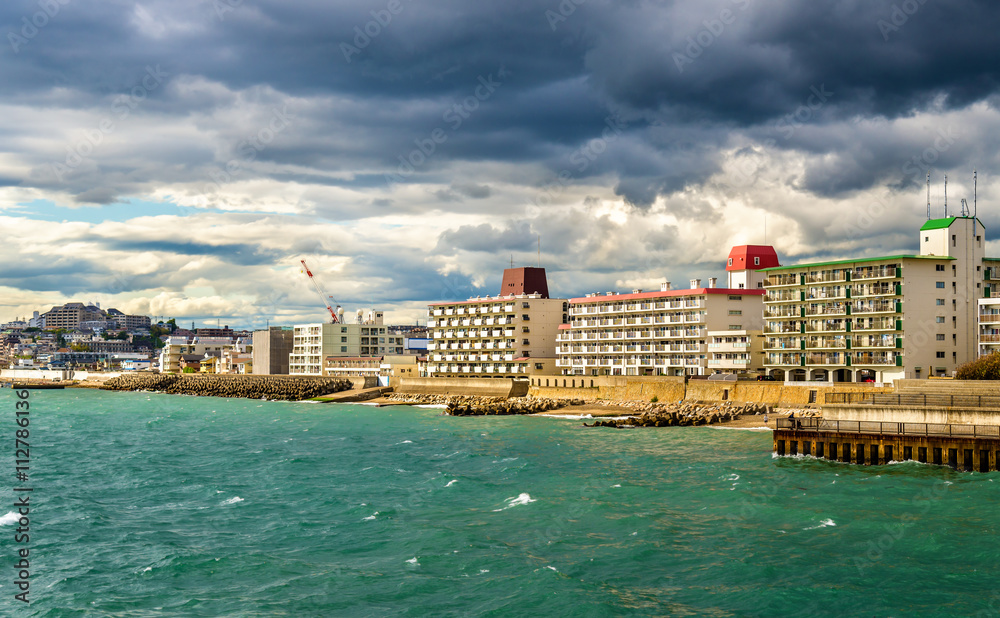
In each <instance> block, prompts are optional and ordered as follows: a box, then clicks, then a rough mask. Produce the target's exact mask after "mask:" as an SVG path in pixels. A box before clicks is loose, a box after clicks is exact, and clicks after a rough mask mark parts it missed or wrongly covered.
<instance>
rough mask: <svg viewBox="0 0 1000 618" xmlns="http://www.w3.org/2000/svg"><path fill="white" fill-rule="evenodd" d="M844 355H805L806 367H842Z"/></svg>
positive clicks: (845, 356) (845, 357)
mask: <svg viewBox="0 0 1000 618" xmlns="http://www.w3.org/2000/svg"><path fill="white" fill-rule="evenodd" d="M846 359H847V355H846V354H839V353H835V354H815V353H813V354H806V365H844V364H846V362H847V360H846Z"/></svg>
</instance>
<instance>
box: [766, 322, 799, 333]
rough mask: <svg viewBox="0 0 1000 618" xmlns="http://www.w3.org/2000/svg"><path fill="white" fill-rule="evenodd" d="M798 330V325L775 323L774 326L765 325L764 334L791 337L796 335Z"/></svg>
mask: <svg viewBox="0 0 1000 618" xmlns="http://www.w3.org/2000/svg"><path fill="white" fill-rule="evenodd" d="M799 330H800V329H799V325H798V324H783V323H781V322H777V323H774V324H767V325H765V326H764V332H765V333H767V334H769V335H775V334H788V335H791V334H796V333H798V332H799Z"/></svg>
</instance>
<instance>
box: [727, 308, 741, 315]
mask: <svg viewBox="0 0 1000 618" xmlns="http://www.w3.org/2000/svg"><path fill="white" fill-rule="evenodd" d="M729 315H743V311H742V310H740V309H730V310H729Z"/></svg>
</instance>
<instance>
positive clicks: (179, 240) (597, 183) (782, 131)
mask: <svg viewBox="0 0 1000 618" xmlns="http://www.w3.org/2000/svg"><path fill="white" fill-rule="evenodd" d="M0 25H2V28H0V32H2V33H4V34H5V35H6V36H5V41H0V76H2V78H3V84H4V87H3V88H2V89H0V136H2V139H0V230H2V231H3V232H4V234H3V237H4V239H5V242H4V243H2V244H0V322H4V321H7V320H11V319H14V318H17V317H21V316H25V315H28V316H30V315H31V312H32V311H42V312H44V311H46V310H48V309H49V308H51V307H52V306H54V305H57V304H62V303H64V302H68V301H83V302H86V301H94V302H100V303H101V306H102V307H117V308H119V309H121V310H123V311H125V312H126V313H138V314H146V315H150V316H153V317H154V318H167V317H173V318H176V319H177V320H178V323H180V324H183V325H188V324H187V323H189V322H194V323H195V324H196V325H197V326H201V325H214V324H217V323H221V324H228V325H231V326H233V327H242V328H261V327H263V326H265V325H266V324H270V325H277V324H283V325H291V324H296V323H303V322H315V321H320V320H322V319H324V314H325V309H324V307H323V302H322V299H321V298H320V295H319V294H317V292H316V291H315V290H314V289H313V288H312V286H311V285H310V283H309V281H308V279H307V278H306V276H305V275H304V274H303V273H302V272H301V268H300V263H299V261H300V260H303V259H304V260H306V261H307V263H308V265H309V266H310V268H311V270H312V271H313V272H314V274H315V275H316V276H317V278H318V280H319V282H320V284H321V286H322V288H323V289H324V290H325V293H326V294H327V295H329V296H332V297H333V299H334V300H335V301H336V302H337V303H339V304H341V305H343V306H344V308H345V309H346V311H347V312H348V314H349V315H351V314H353V313H354V312H355V311H356V310H358V309H368V308H371V307H376V308H378V309H381V310H384V311H385V312H386V321H387V322H388V323H391V324H412V323H414V322H416V321H418V320H419V321H421V322H423V321H424V320H425V319H426V305H427V303H429V302H433V301H445V300H457V299H465V298H468V297H471V296H477V295H486V294H496V293H497V292H498V291H499V287H500V285H499V284H500V277H501V275H502V272H503V269H504V268H505V267H509V266H510V265H511V263H513V264H514V265H515V266H535V265H541V266H543V267H544V268H545V269H546V271H547V273H548V278H549V290H550V293H551V294H552V296H554V297H570V298H572V297H576V296H582V295H584V294H585V293H588V292H595V291H602V292H603V291H609V290H615V291H630V290H631V289H633V288H644V289H659V284H660V282H662V281H666V280H669V281H672V282H673V284H674V287H686V286H687V281H688V280H689V279H692V278H696V277H698V278H703V279H707V278H708V277H716V276H717V277H723V276H724V264H725V259H726V257H727V255H728V252H729V249H730V247H732V246H734V245H741V244H765V243H766V244H771V245H773V246H774V247H775V249H776V250H777V252H778V255H779V259H780V260H781V263H782V264H786V265H787V264H794V263H797V262H802V261H810V260H817V259H837V258H848V257H861V256H877V255H893V254H898V253H905V252H915V251H916V249H917V240H918V238H917V230H918V228H919V226H920V225H921V223H922V222H923V220H924V219H925V218H926V216H927V196H926V186H925V182H926V174H927V173H930V174H931V206H932V213H931V214H932V216H934V217H940V216H943V214H944V177H945V175H947V176H948V190H947V193H948V208H949V214H959V212H960V208H961V205H960V201H961V199H962V198H967V199H968V203H969V205H970V208H971V207H972V205H973V202H974V199H973V179H972V177H973V170H974V169H975V170H977V171H978V187H977V191H976V199H975V209H976V214H977V215H978V216H979V218H980V219H981V220H982V221H983V223H984V225H985V226H986V228H987V240H988V245H987V254H988V255H1000V235H996V236H994V235H993V234H992V233H991V232H992V231H993V230H996V229H998V225H1000V214H998V213H997V206H998V204H1000V182H998V174H997V173H998V171H1000V154H998V149H997V148H996V144H997V143H1000V110H998V103H1000V97H998V91H1000V79H998V71H1000V65H998V63H997V62H996V59H997V58H1000V37H997V36H996V32H998V31H1000V5H998V4H997V3H995V2H987V1H986V0H981V1H973V0H905V1H892V2H890V1H887V0H837V1H833V0H812V1H800V2H792V1H788V0H676V1H668V0H664V1H653V0H648V1H643V0H615V1H611V0H561V1H558V0H537V1H534V0H531V1H529V0H504V1H502V2H499V1H493V2H468V1H467V0H463V1H459V0H433V1H430V0H374V1H367V0H352V1H350V2H346V1H344V2H341V1H338V0H169V1H167V0H148V1H145V2H133V1H129V0H103V1H101V2H96V1H88V0H34V1H22V0H7V1H6V2H3V3H0ZM979 206H982V207H983V208H982V210H979Z"/></svg>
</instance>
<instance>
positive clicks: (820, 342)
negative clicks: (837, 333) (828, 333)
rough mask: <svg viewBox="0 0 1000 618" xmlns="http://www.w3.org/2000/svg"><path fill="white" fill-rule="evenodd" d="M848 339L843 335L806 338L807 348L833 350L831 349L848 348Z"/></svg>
mask: <svg viewBox="0 0 1000 618" xmlns="http://www.w3.org/2000/svg"><path fill="white" fill-rule="evenodd" d="M846 348H847V339H845V338H843V337H832V338H824V337H809V338H807V339H806V349H807V350H831V349H846Z"/></svg>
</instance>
